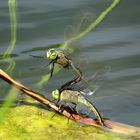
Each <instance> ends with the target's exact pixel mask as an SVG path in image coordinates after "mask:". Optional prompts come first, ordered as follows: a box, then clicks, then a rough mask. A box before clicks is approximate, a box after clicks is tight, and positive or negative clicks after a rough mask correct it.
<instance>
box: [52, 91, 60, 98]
mask: <svg viewBox="0 0 140 140" xmlns="http://www.w3.org/2000/svg"><path fill="white" fill-rule="evenodd" d="M52 97H53V98H54V99H56V100H58V99H59V98H60V92H59V90H58V89H56V90H54V91H53V92H52Z"/></svg>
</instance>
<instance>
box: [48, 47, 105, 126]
mask: <svg viewBox="0 0 140 140" xmlns="http://www.w3.org/2000/svg"><path fill="white" fill-rule="evenodd" d="M47 58H49V59H50V60H51V63H50V65H52V66H53V67H52V66H51V68H52V69H51V76H52V74H53V68H54V64H55V63H57V64H60V65H61V66H62V67H64V68H68V67H71V68H72V69H74V70H75V71H76V73H77V74H78V76H77V77H76V78H75V79H73V80H71V81H69V82H67V83H65V84H64V85H62V86H61V88H60V89H56V90H54V91H53V92H52V96H53V98H54V99H56V100H58V101H60V102H61V101H63V102H66V103H74V104H76V105H77V104H78V103H81V104H84V105H85V106H87V107H88V108H89V109H90V110H91V111H92V113H93V114H95V116H96V118H97V120H98V122H99V124H100V125H102V126H104V122H103V119H102V117H101V115H100V113H99V111H98V110H97V108H96V107H95V106H94V105H93V104H92V103H91V102H90V101H89V100H88V99H87V98H85V96H84V95H82V94H83V93H84V94H86V93H85V92H82V91H77V90H74V89H73V88H72V87H73V85H75V84H76V83H78V82H79V81H81V80H83V81H84V82H85V83H86V84H88V85H89V83H88V81H87V80H85V79H84V78H83V76H82V72H81V71H80V69H79V68H77V67H75V66H74V64H73V63H72V61H71V60H70V59H69V58H68V57H67V56H66V55H65V53H64V52H63V51H57V50H55V49H50V50H49V51H48V52H47ZM94 92H95V90H94ZM94 92H93V91H92V92H90V93H94ZM69 107H70V106H69ZM70 108H71V107H70ZM72 110H73V109H72Z"/></svg>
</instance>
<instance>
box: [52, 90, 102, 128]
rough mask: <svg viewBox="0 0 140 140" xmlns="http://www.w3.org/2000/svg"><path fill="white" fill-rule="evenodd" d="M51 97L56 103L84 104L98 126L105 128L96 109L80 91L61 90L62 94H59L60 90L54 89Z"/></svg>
mask: <svg viewBox="0 0 140 140" xmlns="http://www.w3.org/2000/svg"><path fill="white" fill-rule="evenodd" d="M52 96H53V98H54V99H56V100H58V102H61V101H63V102H65V103H67V104H68V103H73V104H76V105H77V104H78V103H81V104H84V105H85V106H87V107H88V108H89V109H90V110H91V111H92V112H93V114H95V116H96V118H97V120H98V122H99V124H100V125H102V126H105V125H104V121H103V119H102V117H101V115H100V113H99V111H98V110H97V108H96V107H95V106H94V105H93V104H92V103H91V102H90V101H89V100H88V99H86V98H85V96H83V95H82V93H81V92H80V91H76V90H67V89H66V90H63V91H62V92H60V90H58V89H56V90H54V91H53V92H52ZM69 107H70V106H69ZM70 109H71V107H70ZM72 110H73V109H72Z"/></svg>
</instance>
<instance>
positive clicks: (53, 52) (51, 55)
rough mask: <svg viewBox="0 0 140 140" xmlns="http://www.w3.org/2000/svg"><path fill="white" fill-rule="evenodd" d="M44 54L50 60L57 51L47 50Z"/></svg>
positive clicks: (55, 55) (53, 58)
mask: <svg viewBox="0 0 140 140" xmlns="http://www.w3.org/2000/svg"><path fill="white" fill-rule="evenodd" d="M46 55H47V58H49V59H50V60H55V59H56V57H57V56H58V54H57V51H56V50H55V49H50V50H48V51H47V54H46Z"/></svg>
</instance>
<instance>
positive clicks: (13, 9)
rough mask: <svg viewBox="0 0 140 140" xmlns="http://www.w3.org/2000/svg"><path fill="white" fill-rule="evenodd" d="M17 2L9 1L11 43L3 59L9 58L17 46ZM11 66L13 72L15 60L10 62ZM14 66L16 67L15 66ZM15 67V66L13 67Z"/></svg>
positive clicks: (9, 68)
mask: <svg viewBox="0 0 140 140" xmlns="http://www.w3.org/2000/svg"><path fill="white" fill-rule="evenodd" d="M16 5H17V4H16V0H9V1H8V6H9V17H10V29H11V39H10V43H9V45H8V48H7V50H6V51H5V53H4V55H3V58H9V57H10V54H11V53H12V51H13V49H14V47H15V44H16V38H17V33H16V32H17V30H16V29H17V19H16ZM8 63H9V66H8V70H10V71H12V70H13V69H14V67H15V63H13V60H12V61H11V60H8ZM13 64H14V65H13ZM11 65H13V66H11Z"/></svg>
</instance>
